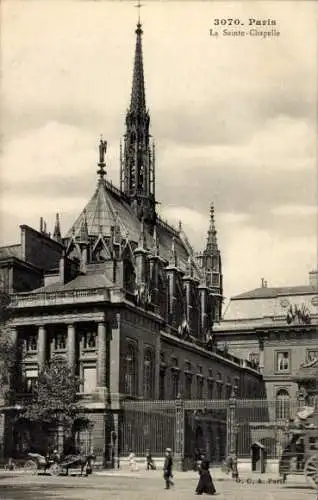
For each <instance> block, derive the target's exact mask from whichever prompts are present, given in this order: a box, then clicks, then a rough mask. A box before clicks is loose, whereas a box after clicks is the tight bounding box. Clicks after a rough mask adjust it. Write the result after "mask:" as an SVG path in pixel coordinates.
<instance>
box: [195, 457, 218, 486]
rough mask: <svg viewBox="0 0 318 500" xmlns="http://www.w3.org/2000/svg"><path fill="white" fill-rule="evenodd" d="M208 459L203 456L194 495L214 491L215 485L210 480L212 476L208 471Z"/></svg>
mask: <svg viewBox="0 0 318 500" xmlns="http://www.w3.org/2000/svg"><path fill="white" fill-rule="evenodd" d="M209 466H210V464H209V461H208V460H206V458H204V459H203V460H202V462H201V466H200V469H199V474H200V479H199V482H198V485H197V487H196V490H195V494H196V495H202V494H203V493H206V494H207V495H214V494H215V493H216V489H215V486H214V484H213V481H212V476H211V474H210V471H209Z"/></svg>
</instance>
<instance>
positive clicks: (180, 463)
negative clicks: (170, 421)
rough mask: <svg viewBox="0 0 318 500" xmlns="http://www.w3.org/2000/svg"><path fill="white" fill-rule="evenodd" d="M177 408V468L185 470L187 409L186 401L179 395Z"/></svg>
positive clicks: (175, 454)
mask: <svg viewBox="0 0 318 500" xmlns="http://www.w3.org/2000/svg"><path fill="white" fill-rule="evenodd" d="M175 409H176V433H175V443H174V456H175V464H176V469H177V470H181V471H183V470H184V431H185V411H184V401H183V400H182V399H181V396H180V395H178V397H177V399H176V403H175Z"/></svg>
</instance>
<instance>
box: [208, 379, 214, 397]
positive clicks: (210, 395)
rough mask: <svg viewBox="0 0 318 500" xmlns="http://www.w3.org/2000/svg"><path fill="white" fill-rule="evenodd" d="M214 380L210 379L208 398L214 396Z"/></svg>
mask: <svg viewBox="0 0 318 500" xmlns="http://www.w3.org/2000/svg"><path fill="white" fill-rule="evenodd" d="M213 389H214V381H213V380H208V399H213V396H214V394H213V393H214V391H213Z"/></svg>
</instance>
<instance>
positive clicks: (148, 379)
mask: <svg viewBox="0 0 318 500" xmlns="http://www.w3.org/2000/svg"><path fill="white" fill-rule="evenodd" d="M153 371H154V362H153V352H152V351H151V349H146V351H145V355H144V398H145V399H152V398H153V392H154V391H153V389H154V373H153Z"/></svg>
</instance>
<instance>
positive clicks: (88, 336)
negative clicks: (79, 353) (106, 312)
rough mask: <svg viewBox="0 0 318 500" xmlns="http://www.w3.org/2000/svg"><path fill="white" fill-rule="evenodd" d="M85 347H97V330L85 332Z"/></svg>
mask: <svg viewBox="0 0 318 500" xmlns="http://www.w3.org/2000/svg"><path fill="white" fill-rule="evenodd" d="M83 347H84V349H95V348H96V333H95V332H86V333H85V334H84V342H83Z"/></svg>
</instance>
